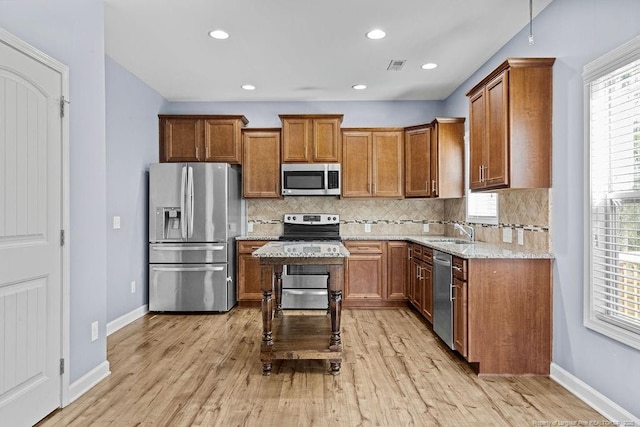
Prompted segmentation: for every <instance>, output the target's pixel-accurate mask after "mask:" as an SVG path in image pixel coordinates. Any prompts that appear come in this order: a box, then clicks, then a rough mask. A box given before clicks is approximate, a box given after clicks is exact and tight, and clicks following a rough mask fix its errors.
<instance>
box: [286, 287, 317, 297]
mask: <svg viewBox="0 0 640 427" xmlns="http://www.w3.org/2000/svg"><path fill="white" fill-rule="evenodd" d="M282 292H283V293H284V292H286V293H287V294H289V295H318V296H323V295H324V296H326V295H327V290H326V289H291V288H284V289H282Z"/></svg>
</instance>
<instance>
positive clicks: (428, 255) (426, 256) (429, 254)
mask: <svg viewBox="0 0 640 427" xmlns="http://www.w3.org/2000/svg"><path fill="white" fill-rule="evenodd" d="M421 259H422V260H423V261H424V262H426V263H427V264H433V249H431V248H428V247H426V246H423V247H422V258H421Z"/></svg>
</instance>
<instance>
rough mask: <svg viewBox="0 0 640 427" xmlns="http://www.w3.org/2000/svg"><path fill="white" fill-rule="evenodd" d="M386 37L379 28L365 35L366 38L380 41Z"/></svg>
mask: <svg viewBox="0 0 640 427" xmlns="http://www.w3.org/2000/svg"><path fill="white" fill-rule="evenodd" d="M386 35H387V33H385V32H384V31H382V30H381V29H379V28H376V29H375V30H371V31H369V32H368V33H367V38H368V39H371V40H380V39H383V38H384V37H385V36H386Z"/></svg>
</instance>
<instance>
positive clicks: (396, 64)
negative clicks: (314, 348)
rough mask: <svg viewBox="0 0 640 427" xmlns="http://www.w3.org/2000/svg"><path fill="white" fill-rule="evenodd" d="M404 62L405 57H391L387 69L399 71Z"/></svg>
mask: <svg viewBox="0 0 640 427" xmlns="http://www.w3.org/2000/svg"><path fill="white" fill-rule="evenodd" d="M406 62H407V60H406V59H392V60H391V62H389V66H388V67H387V71H400V70H402V67H404V64H405V63H406Z"/></svg>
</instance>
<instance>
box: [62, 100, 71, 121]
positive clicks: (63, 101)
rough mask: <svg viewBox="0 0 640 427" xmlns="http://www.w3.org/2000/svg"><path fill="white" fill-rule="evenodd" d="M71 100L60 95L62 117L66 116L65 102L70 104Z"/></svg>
mask: <svg viewBox="0 0 640 427" xmlns="http://www.w3.org/2000/svg"><path fill="white" fill-rule="evenodd" d="M70 103H71V101H67V100H66V99H65V97H64V96H62V97H60V117H64V104H70Z"/></svg>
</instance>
